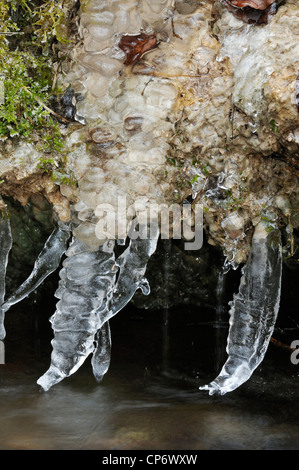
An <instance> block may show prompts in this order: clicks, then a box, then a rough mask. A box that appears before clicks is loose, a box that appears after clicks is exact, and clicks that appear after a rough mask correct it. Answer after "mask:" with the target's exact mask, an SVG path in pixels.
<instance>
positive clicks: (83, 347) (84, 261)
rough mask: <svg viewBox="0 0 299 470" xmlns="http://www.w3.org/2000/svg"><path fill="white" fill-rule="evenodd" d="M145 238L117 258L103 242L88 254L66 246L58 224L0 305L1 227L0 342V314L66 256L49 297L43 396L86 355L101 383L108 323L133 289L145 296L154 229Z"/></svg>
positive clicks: (65, 232)
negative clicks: (50, 335)
mask: <svg viewBox="0 0 299 470" xmlns="http://www.w3.org/2000/svg"><path fill="white" fill-rule="evenodd" d="M151 237H152V238H147V239H139V238H136V239H131V240H130V241H129V244H128V247H127V248H126V249H125V250H124V251H123V253H122V254H121V255H119V256H118V257H117V258H115V254H114V248H115V241H114V240H107V241H106V242H105V243H104V244H103V245H102V246H101V247H100V248H99V249H97V250H90V247H89V246H88V245H86V244H84V243H82V242H80V241H78V240H77V239H76V238H75V237H73V238H72V241H71V243H70V244H69V246H68V242H69V238H70V227H69V226H68V225H66V224H65V223H62V222H59V223H58V226H57V228H56V229H55V230H54V231H53V232H52V234H51V235H50V237H49V238H48V240H47V242H46V243H45V246H44V248H43V250H42V252H41V253H40V255H39V256H38V258H37V260H36V262H35V264H34V267H33V270H32V273H31V274H30V276H29V277H28V278H27V279H26V281H24V283H23V284H22V285H21V286H20V287H19V288H18V289H17V290H16V291H15V292H14V293H13V294H12V295H11V296H10V297H9V298H8V299H7V300H6V301H4V296H5V273H6V268H7V262H8V256H9V252H10V249H11V247H12V234H11V228H10V221H9V218H7V219H3V220H2V221H1V224H0V253H1V259H0V262H1V304H2V306H1V317H0V328H1V329H0V332H1V336H0V339H1V340H3V339H4V337H5V328H4V316H5V312H7V311H8V309H9V308H10V307H11V306H12V305H14V304H16V303H17V302H19V301H21V300H22V299H24V298H25V297H27V296H28V295H29V294H30V293H31V292H32V291H33V290H34V289H36V288H37V287H38V286H39V285H40V284H41V282H42V281H43V280H44V279H45V278H46V277H47V276H48V275H49V274H51V273H52V272H53V271H55V270H56V269H57V268H58V266H59V264H60V260H61V257H62V256H63V255H64V254H65V255H66V259H65V260H64V261H63V267H62V269H61V270H60V282H59V287H58V289H57V291H56V293H55V296H56V297H57V298H58V299H59V301H58V302H57V308H56V312H55V313H54V315H53V316H52V317H51V318H50V321H51V323H52V328H53V330H54V339H53V340H52V346H53V352H52V356H51V364H50V367H49V370H48V371H47V372H46V373H45V374H44V375H43V376H42V377H40V379H39V380H38V381H37V383H38V384H39V385H41V386H42V388H43V389H44V390H46V391H47V390H49V389H50V388H51V387H52V386H53V385H55V384H56V383H58V382H60V381H61V380H62V379H64V378H65V377H68V376H69V375H71V374H73V373H74V372H76V370H77V369H78V368H79V367H80V366H81V365H82V364H83V362H84V361H85V359H86V358H87V357H88V356H89V355H90V354H92V360H91V363H92V369H93V373H94V376H95V378H96V380H97V381H101V380H102V378H103V376H104V374H105V373H106V372H107V370H108V367H109V364H110V351H111V335H110V328H109V319H110V318H111V317H113V316H114V315H116V314H117V313H118V312H119V311H120V310H121V309H122V308H124V307H125V305H126V304H127V303H128V302H129V301H130V300H131V298H132V297H133V295H134V294H135V291H136V290H137V289H138V288H140V289H141V290H142V292H143V293H144V294H145V295H148V294H149V292H150V289H149V285H148V282H147V280H146V278H145V277H144V275H145V271H146V267H147V263H148V260H149V258H150V256H151V255H152V254H153V253H154V252H155V250H156V245H157V241H158V237H159V230H158V228H157V230H156V231H155V232H154V233H153V231H151Z"/></svg>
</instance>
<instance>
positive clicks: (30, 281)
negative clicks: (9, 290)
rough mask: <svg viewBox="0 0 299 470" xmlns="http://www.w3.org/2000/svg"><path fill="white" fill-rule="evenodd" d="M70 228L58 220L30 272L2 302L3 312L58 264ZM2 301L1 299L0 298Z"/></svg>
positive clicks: (37, 284)
mask: <svg viewBox="0 0 299 470" xmlns="http://www.w3.org/2000/svg"><path fill="white" fill-rule="evenodd" d="M69 238H70V229H69V226H68V225H67V224H64V223H63V222H58V226H57V228H55V229H54V230H53V232H52V233H51V235H50V236H49V238H48V239H47V241H46V243H45V245H44V247H43V249H42V251H41V252H40V254H39V255H38V257H37V259H36V261H35V263H34V266H33V270H32V272H31V274H30V275H29V276H28V278H27V279H26V280H25V281H24V282H23V283H22V284H21V285H20V287H18V288H17V289H16V290H15V292H14V293H13V294H12V295H11V296H10V297H9V298H8V299H7V300H6V301H5V302H4V303H3V304H2V311H3V313H5V312H7V310H8V309H9V308H10V307H11V306H12V305H14V304H16V303H18V302H20V301H21V300H23V299H24V298H25V297H27V296H28V295H29V294H30V293H31V292H33V291H34V289H36V288H37V287H38V286H39V285H40V284H41V283H42V282H43V281H44V280H45V279H46V277H48V276H49V275H50V274H51V273H53V272H54V271H55V270H56V269H57V268H58V266H59V263H60V260H61V258H62V256H63V254H64V253H65V251H66V248H67V242H68V240H69ZM2 301H3V299H2Z"/></svg>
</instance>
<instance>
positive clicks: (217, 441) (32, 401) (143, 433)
mask: <svg viewBox="0 0 299 470" xmlns="http://www.w3.org/2000/svg"><path fill="white" fill-rule="evenodd" d="M182 313H184V321H183V320H182ZM170 314H171V315H170ZM111 329H112V335H113V354H112V362H111V368H110V370H109V371H108V374H107V375H106V377H105V378H104V380H103V382H102V384H100V385H99V384H97V383H96V382H95V380H94V378H93V375H92V371H91V367H90V361H89V360H87V361H86V363H85V364H84V365H83V367H82V368H81V369H79V371H78V372H77V373H76V374H75V375H73V376H72V377H69V378H68V379H65V380H64V381H63V382H61V383H60V384H58V385H56V386H55V387H53V388H52V389H51V390H50V391H49V392H47V393H45V392H42V391H40V389H39V387H38V386H37V385H36V380H37V379H38V377H39V376H40V375H41V374H42V373H44V372H45V370H46V369H47V367H48V364H49V357H50V351H51V348H50V345H49V341H50V339H51V338H48V337H47V334H46V335H44V336H43V335H42V334H41V335H40V337H38V335H37V334H36V332H35V334H33V335H31V336H30V335H28V334H24V335H23V336H22V334H21V333H18V336H17V335H14V337H13V335H12V332H11V331H8V338H7V340H6V360H7V363H6V364H5V365H1V366H0V374H1V375H0V380H1V381H0V449H1V450H39V449H41V450H75V449H77V450H91V449H93V450H97V449H109V450H116V449H118V450H119V449H120V450H125V449H126V450H128V449H129V450H138V449H146V450H184V449H188V450H201V449H205V450H221V449H233V450H238V449H240V450H245V449H252V450H253V449H258V450H262V449H275V450H279V449H284V450H286V449H296V450H297V449H299V420H298V418H299V401H298V398H299V389H298V384H299V378H298V375H299V370H298V366H294V365H292V364H291V362H290V355H289V353H288V352H287V351H285V350H283V349H282V348H278V347H275V346H274V345H270V347H269V350H268V353H267V356H266V359H265V361H264V362H263V363H262V365H261V367H259V369H258V370H257V371H256V373H255V374H254V376H253V377H252V379H251V380H250V381H249V382H248V383H246V384H244V385H243V386H242V387H241V388H240V389H239V390H237V391H236V392H233V393H231V394H228V395H225V396H223V397H215V396H212V397H210V396H208V395H207V393H206V392H202V391H199V390H198V386H199V385H202V384H203V383H207V381H209V380H210V379H212V378H214V377H215V375H216V372H217V371H216V369H217V368H218V367H219V364H220V363H222V364H223V362H224V360H225V352H224V348H225V337H226V328H225V327H224V328H215V324H213V322H211V321H210V315H209V314H208V313H207V315H206V318H205V315H201V316H200V321H199V319H198V312H194V309H193V310H188V309H187V308H186V307H180V308H177V309H175V311H174V312H167V311H160V312H150V311H142V312H140V311H137V310H136V311H134V310H133V309H132V308H131V309H126V310H125V311H123V312H122V313H121V314H120V315H119V316H118V317H117V318H116V319H113V320H112V322H111ZM166 339H167V341H166Z"/></svg>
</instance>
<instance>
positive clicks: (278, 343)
mask: <svg viewBox="0 0 299 470" xmlns="http://www.w3.org/2000/svg"><path fill="white" fill-rule="evenodd" d="M270 342H271V343H272V344H274V346H277V347H278V348H282V349H286V350H287V351H296V348H291V346H289V345H288V344H284V343H282V342H281V341H278V339H275V338H273V336H271V339H270Z"/></svg>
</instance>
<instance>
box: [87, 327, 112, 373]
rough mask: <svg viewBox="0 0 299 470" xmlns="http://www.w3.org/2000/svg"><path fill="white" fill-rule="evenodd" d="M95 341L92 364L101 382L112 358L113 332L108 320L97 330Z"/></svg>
mask: <svg viewBox="0 0 299 470" xmlns="http://www.w3.org/2000/svg"><path fill="white" fill-rule="evenodd" d="M95 343H96V348H95V350H94V352H93V355H92V359H91V365H92V371H93V375H94V376H95V379H96V381H97V382H101V381H102V379H103V377H104V375H105V374H106V372H107V371H108V369H109V366H110V358H111V333H110V326H109V322H108V321H107V322H106V323H104V325H103V326H102V328H101V329H100V330H99V331H98V332H97V334H96V338H95Z"/></svg>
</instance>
